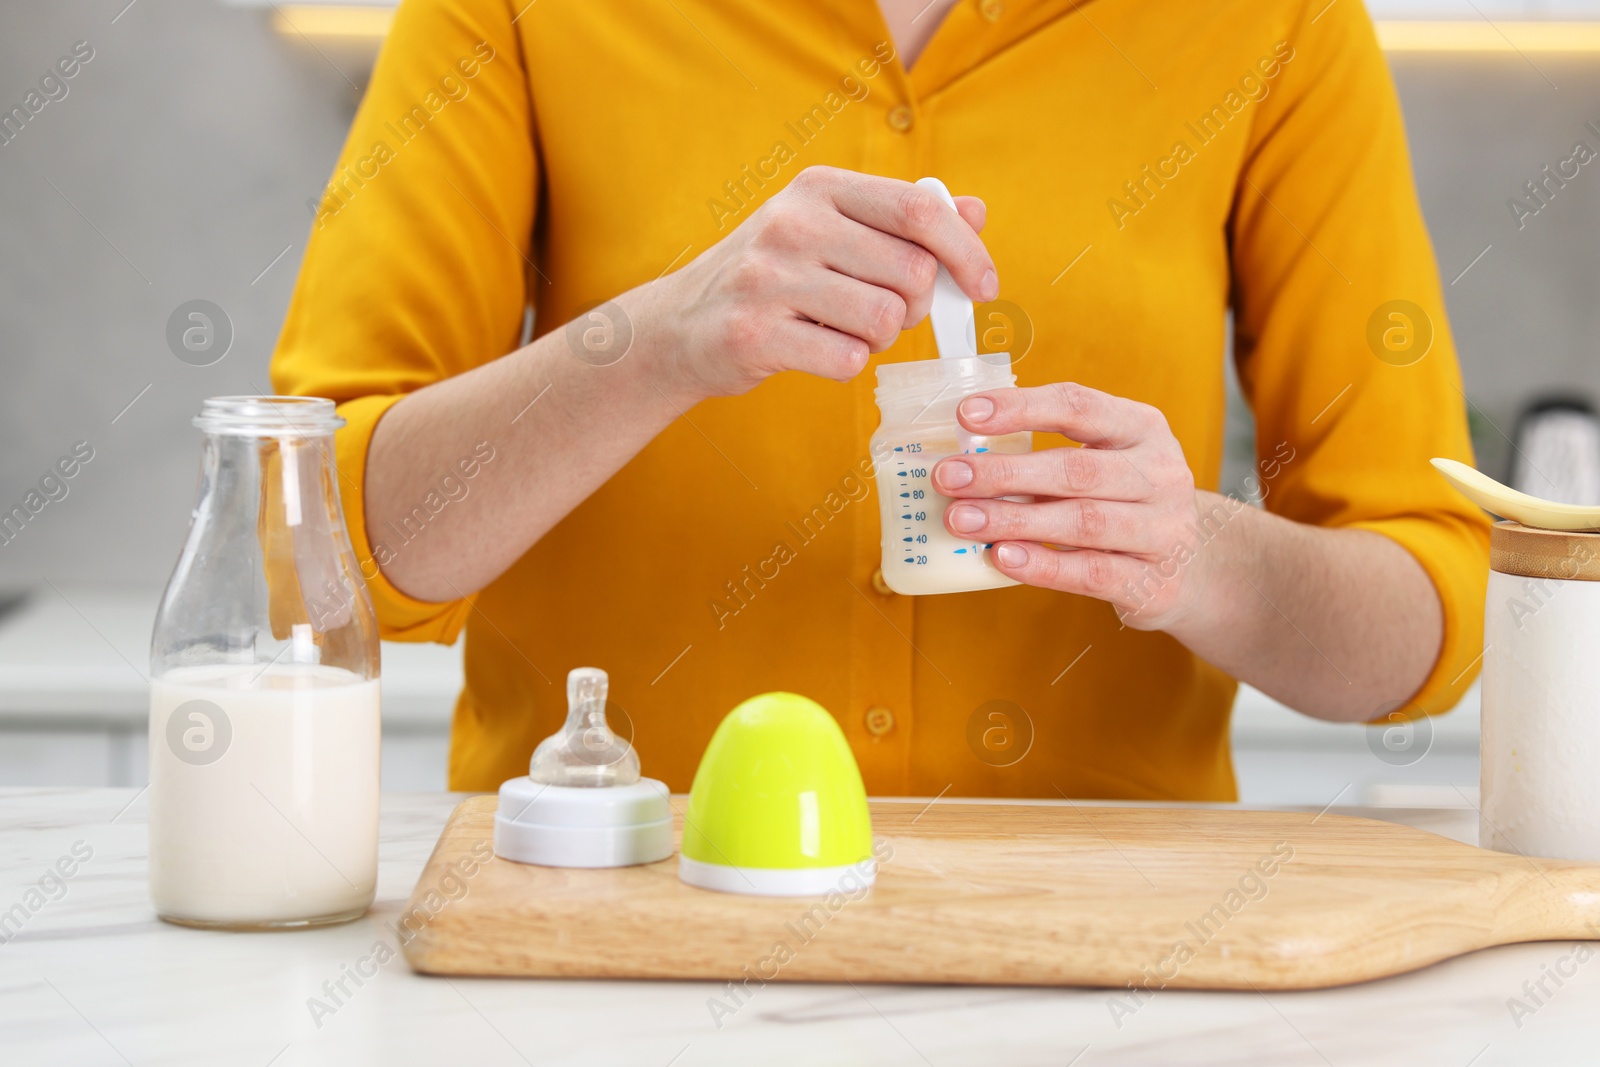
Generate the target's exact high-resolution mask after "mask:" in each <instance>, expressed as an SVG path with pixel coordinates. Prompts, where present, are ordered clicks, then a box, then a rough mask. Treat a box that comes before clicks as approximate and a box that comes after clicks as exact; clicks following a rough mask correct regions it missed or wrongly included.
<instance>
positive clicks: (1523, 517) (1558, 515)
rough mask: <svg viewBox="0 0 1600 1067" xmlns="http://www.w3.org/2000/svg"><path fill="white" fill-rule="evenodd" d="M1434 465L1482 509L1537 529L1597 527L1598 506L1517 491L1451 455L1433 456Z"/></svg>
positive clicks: (1574, 530) (1599, 520)
mask: <svg viewBox="0 0 1600 1067" xmlns="http://www.w3.org/2000/svg"><path fill="white" fill-rule="evenodd" d="M1432 462H1433V466H1434V469H1436V470H1437V471H1438V472H1439V473H1440V474H1442V475H1444V478H1445V481H1447V482H1449V483H1450V484H1451V485H1453V486H1455V488H1456V490H1457V491H1458V492H1459V493H1461V495H1462V496H1464V497H1466V498H1467V499H1468V500H1470V501H1472V502H1473V503H1474V504H1476V505H1478V506H1479V507H1480V508H1482V509H1483V510H1484V511H1487V512H1490V513H1491V514H1495V515H1498V516H1500V517H1501V518H1503V519H1511V520H1512V521H1513V522H1520V523H1522V525H1524V526H1531V527H1533V528H1534V529H1537V530H1562V531H1565V532H1568V533H1587V532H1592V531H1600V507H1595V506H1591V505H1583V504H1558V503H1556V502H1555V501H1553V500H1541V499H1540V498H1539V497H1536V496H1529V495H1528V494H1527V493H1520V492H1518V491H1517V490H1515V489H1513V488H1511V487H1510V486H1508V485H1501V484H1500V483H1499V482H1497V481H1495V480H1494V479H1493V478H1491V477H1489V476H1488V475H1487V474H1484V473H1483V472H1482V471H1478V470H1474V469H1473V468H1471V467H1469V466H1467V465H1466V464H1465V463H1458V462H1456V461H1455V460H1453V459H1435V460H1433V461H1432Z"/></svg>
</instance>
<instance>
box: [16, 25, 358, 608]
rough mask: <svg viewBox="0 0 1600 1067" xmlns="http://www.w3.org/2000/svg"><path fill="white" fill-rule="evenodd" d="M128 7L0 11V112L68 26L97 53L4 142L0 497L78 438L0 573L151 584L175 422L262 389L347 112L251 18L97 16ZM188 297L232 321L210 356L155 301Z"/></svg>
mask: <svg viewBox="0 0 1600 1067" xmlns="http://www.w3.org/2000/svg"><path fill="white" fill-rule="evenodd" d="M126 2H127V0H99V2H95V3H85V2H81V0H70V2H63V3H55V2H52V3H48V4H32V3H29V4H21V3H8V4H6V5H5V6H4V8H0V106H3V107H4V108H9V107H10V106H11V105H12V104H15V103H20V102H21V101H22V99H23V97H24V94H25V93H26V92H27V91H28V90H29V88H31V87H33V86H34V84H35V83H36V82H37V81H38V79H39V78H40V76H41V75H43V74H44V73H45V72H46V71H47V70H48V69H49V68H50V67H51V66H52V65H53V64H54V63H55V61H56V60H57V59H58V58H59V57H60V56H62V55H64V54H66V53H67V52H69V51H70V49H71V47H72V45H73V43H74V42H75V41H80V40H83V41H87V42H88V43H89V44H90V45H91V46H92V47H93V48H94V58H93V59H92V60H90V61H89V62H88V63H87V64H85V65H84V66H83V68H82V69H81V71H79V73H78V74H77V75H76V76H75V77H73V78H72V79H71V80H70V81H68V82H67V83H66V84H67V86H68V93H67V95H66V97H65V98H64V99H61V100H59V101H55V102H51V103H48V104H46V105H45V107H44V108H43V109H42V110H41V111H40V112H39V114H38V115H36V116H34V118H33V119H32V121H30V122H29V123H28V124H27V126H26V127H25V128H24V130H23V132H22V133H21V135H20V136H18V137H16V138H15V139H14V140H12V141H11V142H10V143H9V144H6V145H5V146H3V147H0V205H3V207H0V212H3V214H0V218H3V220H4V223H3V225H0V294H3V295H0V504H3V505H4V506H5V507H6V508H9V507H10V505H12V504H13V503H16V502H18V501H20V500H21V499H22V497H23V495H24V494H25V493H26V492H27V491H28V489H29V487H30V486H32V485H33V484H35V483H36V482H37V481H38V479H39V478H40V476H41V475H43V474H44V473H45V472H46V471H47V470H48V469H49V467H50V466H51V465H52V464H53V463H54V462H55V461H56V460H57V459H58V458H59V457H60V456H62V455H64V454H66V453H67V452H68V451H69V449H70V447H71V446H72V444H73V443H74V442H76V441H80V440H86V441H88V442H89V443H90V444H91V445H92V446H93V447H94V450H95V458H94V459H93V460H92V461H91V462H90V463H89V465H88V466H87V467H85V468H84V469H83V471H82V472H81V473H79V474H78V475H77V477H75V478H74V479H72V481H71V482H69V483H68V486H69V494H68V495H67V497H66V498H65V499H63V500H60V501H57V502H53V503H50V504H48V505H46V506H45V508H44V510H43V511H41V512H40V514H39V515H38V516H37V517H36V518H35V519H34V520H33V521H32V522H31V523H30V524H29V525H28V527H27V528H26V529H25V530H24V532H23V533H22V535H21V536H19V537H18V538H16V539H15V540H14V541H13V542H11V543H10V544H7V545H3V546H0V588H9V587H16V586H30V585H36V584H40V582H41V578H43V577H46V576H48V577H49V578H51V579H52V580H57V581H59V580H62V579H68V580H92V581H137V582H157V583H159V582H161V581H164V580H165V578H166V575H167V573H168V572H169V571H170V570H171V568H172V564H173V562H174V560H175V559H176V557H177V552H178V548H179V546H180V544H181V543H182V540H183V534H184V530H185V528H186V526H187V524H188V513H189V508H190V506H191V504H192V503H193V496H194V490H195V474H196V467H197V460H198V455H199V452H198V443H199V437H198V431H196V430H194V429H193V428H192V427H191V426H190V425H189V418H190V417H191V416H192V415H193V414H194V413H195V412H196V411H197V410H198V408H199V403H200V401H201V399H203V398H204V397H207V396H216V395H219V394H225V393H253V392H260V391H263V390H265V389H267V388H268V384H267V376H266V366H267V357H268V354H269V353H270V352H271V348H272V344H273V341H274V339H275V337H276V334H277V330H278V326H279V324H280V323H281V321H282V319H283V314H284V310H285V308H286V307H287V305H288V301H289V294H290V291H291V288H292V286H293V283H294V277H295V273H296V271H297V270H298V268H299V264H300V257H301V254H302V253H303V251H304V248H305V238H306V234H307V233H308V232H309V228H310V221H311V215H310V212H309V211H308V210H307V208H306V206H305V201H306V200H307V198H309V197H312V196H315V195H316V194H317V193H318V192H319V191H320V189H321V186H322V183H323V181H325V180H326V175H327V172H328V171H329V170H330V169H331V167H332V162H333V159H334V157H335V155H336V154H337V152H338V149H339V146H340V144H341V143H342V140H343V134H344V129H345V127H346V125H347V124H348V122H349V119H350V116H351V115H352V114H353V110H354V98H355V95H356V94H355V90H354V89H353V88H352V86H351V85H350V84H348V83H347V82H346V81H345V79H344V78H343V77H342V76H341V75H340V74H339V73H338V72H336V71H335V70H334V69H332V67H330V65H329V63H328V62H327V61H325V60H324V59H323V58H322V57H321V56H319V55H318V53H317V52H315V51H313V50H311V49H310V48H307V47H306V46H305V45H304V43H303V42H299V41H295V42H290V41H286V40H285V39H283V38H282V37H280V36H279V35H278V34H277V33H275V32H274V31H273V30H272V29H271V26H270V23H269V21H268V20H269V18H270V14H269V13H267V12H262V11H258V10H241V9H237V8H228V7H223V6H221V5H220V4H218V3H215V2H214V0H141V2H139V3H136V4H135V5H134V6H133V7H131V8H129V9H128V10H127V11H126V13H124V14H122V15H121V17H120V18H117V21H116V22H115V23H114V24H113V23H112V21H111V20H112V18H113V17H115V16H117V13H118V12H119V11H120V10H121V9H122V7H123V5H124V4H125V3H126ZM343 58H344V57H341V59H343ZM344 65H345V67H346V68H347V69H349V70H350V71H351V75H350V76H351V78H352V79H353V80H356V81H358V82H359V81H360V80H361V78H360V77H359V76H358V75H357V74H356V73H355V72H356V71H358V70H359V66H358V65H352V64H351V63H349V62H348V61H347V60H346V61H345V62H344ZM51 183H54V185H55V187H56V189H59V190H60V191H59V193H58V192H57V191H56V189H52V188H51ZM68 200H70V201H71V203H70V204H69V203H68ZM79 212H81V213H82V214H81V215H80V214H79ZM286 245H292V247H290V249H289V251H288V254H287V255H285V256H284V257H283V258H282V259H281V260H279V261H278V263H277V264H276V265H275V266H273V267H272V269H271V270H270V271H268V272H267V273H266V274H265V276H263V277H261V278H260V280H259V281H255V279H256V277H257V275H259V274H260V273H261V271H262V270H263V268H265V267H266V266H267V264H268V263H270V262H271V261H272V259H273V257H274V256H276V255H277V254H278V253H279V252H281V251H283V249H284V247H285V246H286ZM113 246H114V247H113ZM124 257H126V258H124ZM130 261H131V265H130ZM252 282H254V284H252ZM192 299H206V300H210V301H213V302H214V303H216V304H218V305H220V306H221V307H222V308H223V309H224V310H225V311H226V313H227V315H228V316H229V318H230V319H231V320H232V323H233V328H234V340H233V346H232V350H231V351H230V352H229V353H228V355H227V356H226V357H225V358H224V359H222V360H221V361H220V362H218V363H216V364H214V365H212V366H208V367H195V366H190V365H188V364H186V363H184V362H181V361H180V360H178V359H177V358H176V357H175V356H174V355H173V353H172V352H171V351H170V350H169V348H168V345H167V341H166V324H167V319H168V316H169V315H170V314H171V313H172V312H173V310H174V309H175V308H176V307H177V306H178V305H179V304H182V303H184V302H185V301H188V300H192ZM147 385H148V386H149V387H150V388H149V390H148V392H145V393H144V395H143V396H142V397H141V398H140V399H139V400H138V402H137V403H135V404H134V405H133V406H132V407H131V408H129V409H128V410H127V411H126V412H125V413H123V414H121V417H120V418H118V417H117V416H118V414H119V412H122V411H123V408H124V407H125V406H126V405H127V404H128V403H129V402H130V401H132V400H133V399H134V397H135V396H138V395H139V393H140V392H141V390H144V388H145V386H147ZM114 418H115V419H116V422H115V423H114V424H113V422H112V420H113V419H114Z"/></svg>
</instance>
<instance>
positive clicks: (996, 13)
mask: <svg viewBox="0 0 1600 1067" xmlns="http://www.w3.org/2000/svg"><path fill="white" fill-rule="evenodd" d="M1005 13H1006V5H1005V3H1004V2H1003V0H978V14H980V15H982V16H983V17H984V18H985V19H987V20H989V21H990V22H999V21H1000V16H1001V15H1004V14H1005Z"/></svg>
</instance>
